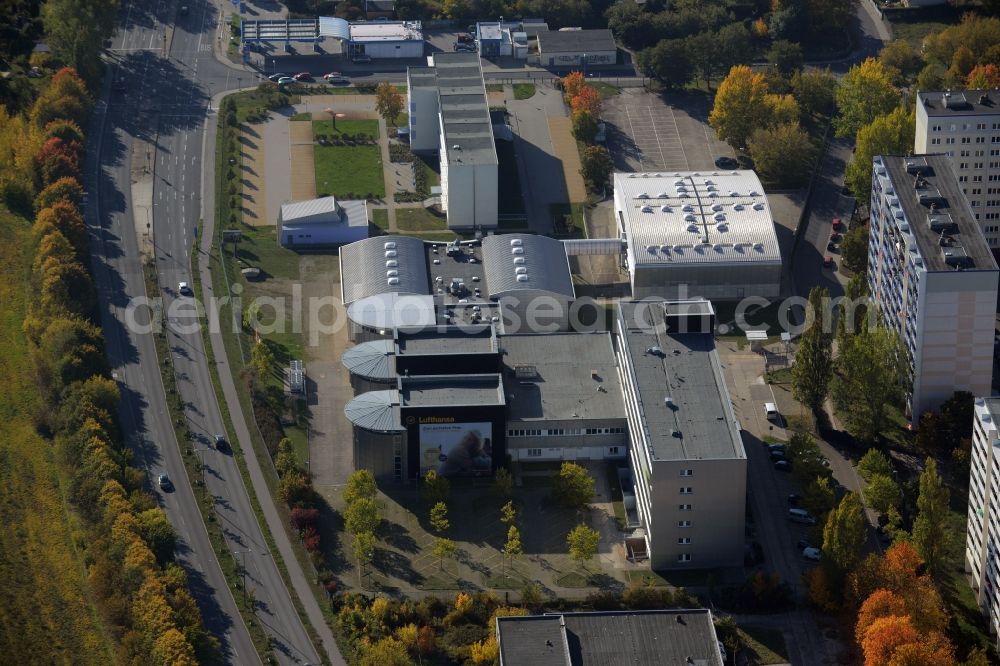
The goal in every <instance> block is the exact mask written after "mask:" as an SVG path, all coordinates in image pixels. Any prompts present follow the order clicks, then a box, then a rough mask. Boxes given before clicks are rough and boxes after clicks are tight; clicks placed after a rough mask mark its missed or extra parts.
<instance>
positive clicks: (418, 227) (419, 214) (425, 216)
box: [396, 208, 448, 231]
mask: <svg viewBox="0 0 1000 666" xmlns="http://www.w3.org/2000/svg"><path fill="white" fill-rule="evenodd" d="M396 226H397V227H399V230H400V231H446V230H447V229H448V223H447V222H446V220H445V218H443V217H438V216H437V215H435V214H434V213H432V212H430V211H429V210H427V209H426V208H397V209H396Z"/></svg>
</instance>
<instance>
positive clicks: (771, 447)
mask: <svg viewBox="0 0 1000 666" xmlns="http://www.w3.org/2000/svg"><path fill="white" fill-rule="evenodd" d="M785 448H786V447H785V445H784V444H782V443H781V442H773V443H771V444H768V445H767V450H768V451H781V453H782V455H784V453H785Z"/></svg>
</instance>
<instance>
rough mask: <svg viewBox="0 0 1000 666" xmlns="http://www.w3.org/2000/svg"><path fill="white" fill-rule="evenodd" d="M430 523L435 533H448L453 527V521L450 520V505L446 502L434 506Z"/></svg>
mask: <svg viewBox="0 0 1000 666" xmlns="http://www.w3.org/2000/svg"><path fill="white" fill-rule="evenodd" d="M430 521H431V527H433V528H434V531H435V532H438V533H441V532H447V531H448V528H449V527H451V521H449V520H448V505H447V504H445V503H444V502H438V503H437V504H435V505H434V506H432V507H431V515H430Z"/></svg>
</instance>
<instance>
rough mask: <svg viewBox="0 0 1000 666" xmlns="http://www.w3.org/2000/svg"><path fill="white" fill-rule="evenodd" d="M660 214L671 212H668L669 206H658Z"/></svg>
mask: <svg viewBox="0 0 1000 666" xmlns="http://www.w3.org/2000/svg"><path fill="white" fill-rule="evenodd" d="M660 212H661V213H670V212H672V211H671V210H670V206H660Z"/></svg>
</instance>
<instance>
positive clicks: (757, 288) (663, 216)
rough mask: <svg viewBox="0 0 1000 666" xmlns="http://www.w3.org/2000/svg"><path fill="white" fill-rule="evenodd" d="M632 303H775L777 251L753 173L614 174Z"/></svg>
mask: <svg viewBox="0 0 1000 666" xmlns="http://www.w3.org/2000/svg"><path fill="white" fill-rule="evenodd" d="M614 190H615V216H616V224H617V226H618V229H619V233H620V235H621V238H622V240H624V241H625V242H626V243H627V244H628V250H627V252H626V259H627V265H628V271H629V275H630V279H631V283H632V296H633V298H636V299H639V298H647V297H651V296H655V297H661V298H667V299H688V298H695V297H703V298H708V299H711V300H713V301H735V300H739V299H742V298H746V297H750V296H759V297H763V298H768V299H773V298H777V297H778V296H779V295H780V291H781V252H780V250H779V248H778V237H777V234H776V233H775V228H774V219H773V218H772V216H771V209H770V206H768V203H767V197H766V196H765V195H764V188H763V187H762V186H761V184H760V180H759V179H758V178H757V174H755V173H754V172H753V171H723V172H719V171H706V172H691V171H685V172H657V173H616V174H615V178H614Z"/></svg>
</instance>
